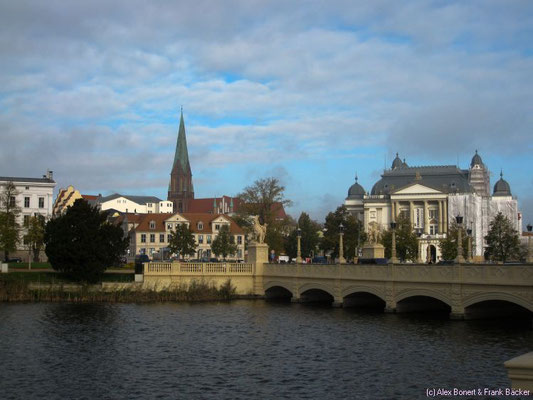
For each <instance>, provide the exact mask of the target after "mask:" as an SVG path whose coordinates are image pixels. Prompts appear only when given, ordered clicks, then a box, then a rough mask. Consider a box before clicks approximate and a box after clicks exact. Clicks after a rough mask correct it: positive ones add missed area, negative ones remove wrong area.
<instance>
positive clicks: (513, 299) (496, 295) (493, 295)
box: [463, 292, 533, 312]
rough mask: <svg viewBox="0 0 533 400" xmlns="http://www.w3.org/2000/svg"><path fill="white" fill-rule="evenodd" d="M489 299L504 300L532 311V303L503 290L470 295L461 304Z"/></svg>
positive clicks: (465, 304) (472, 303) (467, 305)
mask: <svg viewBox="0 0 533 400" xmlns="http://www.w3.org/2000/svg"><path fill="white" fill-rule="evenodd" d="M491 300H499V301H506V302H508V303H514V304H516V305H518V306H521V307H523V308H525V309H526V310H529V311H531V312H533V304H532V303H530V302H528V301H527V300H525V299H523V298H521V297H518V296H515V295H513V294H510V293H504V292H489V293H480V294H477V295H475V296H472V297H470V298H468V300H465V301H464V303H463V305H464V307H465V308H466V307H470V306H473V305H475V304H477V303H481V302H483V301H491Z"/></svg>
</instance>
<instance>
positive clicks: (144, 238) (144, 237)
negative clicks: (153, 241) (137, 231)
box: [141, 233, 146, 243]
mask: <svg viewBox="0 0 533 400" xmlns="http://www.w3.org/2000/svg"><path fill="white" fill-rule="evenodd" d="M141 243H146V234H145V233H142V234H141Z"/></svg>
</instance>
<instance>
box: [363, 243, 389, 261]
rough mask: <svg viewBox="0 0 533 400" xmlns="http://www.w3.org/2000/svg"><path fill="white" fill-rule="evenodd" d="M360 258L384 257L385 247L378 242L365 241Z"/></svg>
mask: <svg viewBox="0 0 533 400" xmlns="http://www.w3.org/2000/svg"><path fill="white" fill-rule="evenodd" d="M362 258H385V247H383V245H382V244H379V243H365V245H364V246H363V257H362Z"/></svg>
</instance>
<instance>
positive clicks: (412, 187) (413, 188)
mask: <svg viewBox="0 0 533 400" xmlns="http://www.w3.org/2000/svg"><path fill="white" fill-rule="evenodd" d="M441 193H443V192H441V191H440V190H437V189H434V188H431V187H429V186H425V185H422V184H421V183H411V184H409V185H407V186H404V187H402V188H399V189H397V190H395V191H394V192H392V194H395V195H398V194H441Z"/></svg>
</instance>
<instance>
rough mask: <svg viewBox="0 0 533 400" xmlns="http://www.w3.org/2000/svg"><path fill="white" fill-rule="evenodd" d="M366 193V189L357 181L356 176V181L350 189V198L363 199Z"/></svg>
mask: <svg viewBox="0 0 533 400" xmlns="http://www.w3.org/2000/svg"><path fill="white" fill-rule="evenodd" d="M364 195H365V189H364V188H363V187H362V186H361V185H360V184H359V183H357V176H355V183H354V184H353V185H352V186H350V189H348V198H349V199H362V198H363V197H364Z"/></svg>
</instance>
